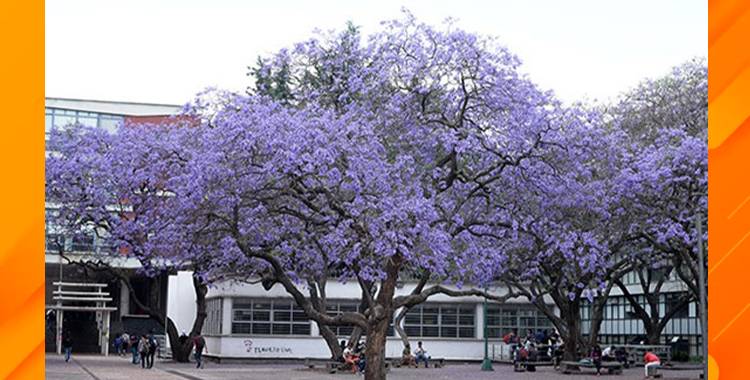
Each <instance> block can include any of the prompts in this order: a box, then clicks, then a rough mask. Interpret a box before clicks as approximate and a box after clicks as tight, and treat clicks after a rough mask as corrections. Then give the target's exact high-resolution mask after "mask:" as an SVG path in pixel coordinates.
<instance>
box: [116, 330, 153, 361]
mask: <svg viewBox="0 0 750 380" xmlns="http://www.w3.org/2000/svg"><path fill="white" fill-rule="evenodd" d="M158 348H159V341H158V340H156V338H155V337H154V331H153V330H149V331H148V333H144V334H141V335H140V336H139V335H138V334H128V333H121V334H117V335H115V351H116V352H117V355H119V356H128V355H130V354H132V355H133V359H132V363H133V364H139V363H140V365H141V368H144V369H146V368H148V369H150V368H153V367H154V357H155V356H156V351H157V349H158Z"/></svg>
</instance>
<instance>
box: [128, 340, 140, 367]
mask: <svg viewBox="0 0 750 380" xmlns="http://www.w3.org/2000/svg"><path fill="white" fill-rule="evenodd" d="M140 345H141V340H140V339H139V338H138V335H137V334H132V335H130V352H131V353H132V354H133V364H138V363H139V361H138V346H140Z"/></svg>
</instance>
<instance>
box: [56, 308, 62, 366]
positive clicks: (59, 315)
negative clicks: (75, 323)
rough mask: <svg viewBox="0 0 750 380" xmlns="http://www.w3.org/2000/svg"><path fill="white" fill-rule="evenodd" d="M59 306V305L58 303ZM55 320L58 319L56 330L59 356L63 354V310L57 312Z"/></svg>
mask: <svg viewBox="0 0 750 380" xmlns="http://www.w3.org/2000/svg"><path fill="white" fill-rule="evenodd" d="M58 304H59V303H58ZM55 319H57V323H56V325H57V326H56V330H57V336H56V337H55V345H56V347H57V354H58V355H60V354H62V339H63V336H62V335H63V311H62V309H57V310H55Z"/></svg>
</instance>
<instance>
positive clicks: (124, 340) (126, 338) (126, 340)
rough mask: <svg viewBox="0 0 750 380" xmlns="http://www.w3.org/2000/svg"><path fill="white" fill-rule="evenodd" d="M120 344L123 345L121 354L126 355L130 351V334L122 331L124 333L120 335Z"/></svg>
mask: <svg viewBox="0 0 750 380" xmlns="http://www.w3.org/2000/svg"><path fill="white" fill-rule="evenodd" d="M120 345H121V346H122V351H120V356H126V355H127V354H128V352H130V351H129V350H130V335H128V334H127V333H122V335H120Z"/></svg>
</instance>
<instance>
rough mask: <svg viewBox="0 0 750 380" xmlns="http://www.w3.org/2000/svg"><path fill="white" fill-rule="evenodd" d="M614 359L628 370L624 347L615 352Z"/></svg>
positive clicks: (628, 365)
mask: <svg viewBox="0 0 750 380" xmlns="http://www.w3.org/2000/svg"><path fill="white" fill-rule="evenodd" d="M615 358H616V359H617V361H618V362H620V363H622V365H623V366H624V367H625V368H630V363H628V350H627V349H626V348H625V347H624V346H623V347H619V348H618V349H616V350H615Z"/></svg>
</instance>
